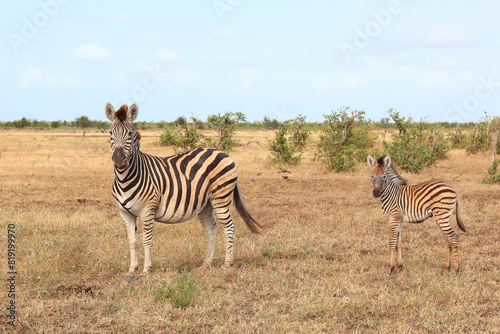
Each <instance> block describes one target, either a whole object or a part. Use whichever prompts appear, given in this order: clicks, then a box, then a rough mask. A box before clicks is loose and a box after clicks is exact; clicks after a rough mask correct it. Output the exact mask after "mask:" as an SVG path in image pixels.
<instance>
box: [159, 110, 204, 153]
mask: <svg viewBox="0 0 500 334" xmlns="http://www.w3.org/2000/svg"><path fill="white" fill-rule="evenodd" d="M191 120H192V121H193V122H192V123H191V124H189V123H188V122H187V121H186V120H185V119H184V121H183V122H182V123H183V124H184V126H181V125H179V124H174V125H175V128H174V129H171V128H167V129H165V131H164V132H163V134H161V135H160V139H159V142H158V144H159V145H162V146H172V147H173V148H174V150H175V151H178V150H179V149H180V150H182V151H186V150H190V149H193V148H196V147H199V146H202V142H204V141H205V136H203V135H202V134H201V133H199V132H198V129H197V127H196V118H195V117H191Z"/></svg>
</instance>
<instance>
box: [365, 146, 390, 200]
mask: <svg viewBox="0 0 500 334" xmlns="http://www.w3.org/2000/svg"><path fill="white" fill-rule="evenodd" d="M366 161H367V162H368V166H370V167H371V168H372V176H371V178H372V181H373V196H374V197H380V195H381V194H382V192H383V191H384V189H385V187H386V185H387V183H386V180H387V168H388V167H389V166H390V165H391V157H390V156H388V155H385V156H383V157H381V158H379V159H378V160H375V159H374V158H373V157H372V156H371V155H368V158H367V159H366Z"/></svg>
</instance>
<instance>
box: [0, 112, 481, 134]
mask: <svg viewBox="0 0 500 334" xmlns="http://www.w3.org/2000/svg"><path fill="white" fill-rule="evenodd" d="M193 122H196V126H197V128H198V129H201V130H203V129H211V128H212V127H213V125H212V124H210V123H209V122H206V121H205V122H203V121H201V120H199V119H196V118H193V117H191V119H190V120H187V119H186V118H185V117H183V116H179V117H178V118H177V119H176V120H175V121H173V122H166V121H160V122H135V123H134V125H135V127H136V128H137V129H138V130H149V129H165V128H167V127H171V126H176V125H179V126H184V125H185V124H186V123H187V124H191V123H193ZM281 123H282V122H280V121H278V120H277V119H276V118H273V119H271V118H269V117H266V116H265V117H264V118H263V120H262V121H254V122H241V123H239V124H238V126H239V127H241V128H257V129H270V130H275V129H278V128H279V125H280V124H281ZM306 123H307V124H308V125H309V126H310V128H311V130H313V131H314V130H319V129H320V127H321V123H320V122H306ZM368 123H371V124H372V127H373V128H375V129H382V130H385V129H393V128H396V123H394V122H391V120H390V119H389V118H382V119H381V120H380V121H378V122H376V121H372V120H368ZM415 123H419V122H415ZM474 124H475V123H473V122H468V123H457V122H440V123H439V125H440V127H442V128H457V126H458V127H460V128H465V129H467V128H472V127H473V126H474ZM110 127H111V123H110V122H108V121H99V120H91V119H89V118H88V117H87V116H80V117H78V118H76V119H75V120H74V121H61V120H59V121H40V120H37V119H30V118H26V117H23V118H21V119H19V120H15V121H8V122H2V121H0V128H2V129H9V128H15V129H36V130H48V129H58V128H80V129H85V128H95V129H108V128H110Z"/></svg>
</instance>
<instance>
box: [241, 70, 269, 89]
mask: <svg viewBox="0 0 500 334" xmlns="http://www.w3.org/2000/svg"><path fill="white" fill-rule="evenodd" d="M263 72H264V69H263V68H262V67H259V66H256V67H247V68H244V69H243V73H242V75H243V84H244V85H245V86H252V85H253V84H254V83H255V82H256V81H257V80H259V79H260V78H261V77H262V74H263Z"/></svg>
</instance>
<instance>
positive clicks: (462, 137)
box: [448, 124, 467, 149]
mask: <svg viewBox="0 0 500 334" xmlns="http://www.w3.org/2000/svg"><path fill="white" fill-rule="evenodd" d="M448 141H449V142H450V146H451V148H452V149H465V148H466V147H467V134H465V133H463V132H462V129H461V128H460V127H459V126H458V124H457V128H456V130H455V132H450V133H449V134H448Z"/></svg>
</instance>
